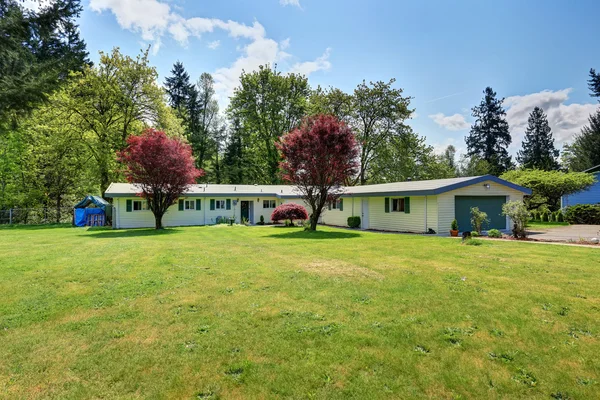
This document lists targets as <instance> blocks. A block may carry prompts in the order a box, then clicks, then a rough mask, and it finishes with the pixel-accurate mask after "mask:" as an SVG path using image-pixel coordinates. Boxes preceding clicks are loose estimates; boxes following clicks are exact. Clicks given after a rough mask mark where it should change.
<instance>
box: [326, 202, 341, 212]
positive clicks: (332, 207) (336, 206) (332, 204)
mask: <svg viewBox="0 0 600 400" xmlns="http://www.w3.org/2000/svg"><path fill="white" fill-rule="evenodd" d="M342 201H343V200H342V199H337V200H336V201H330V202H329V209H330V210H340V211H342V210H343V206H342Z"/></svg>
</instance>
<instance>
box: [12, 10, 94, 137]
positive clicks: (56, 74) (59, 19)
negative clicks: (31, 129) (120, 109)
mask: <svg viewBox="0 0 600 400" xmlns="http://www.w3.org/2000/svg"><path fill="white" fill-rule="evenodd" d="M43 4H44V5H43V6H42V7H41V8H40V10H39V11H37V12H34V11H31V10H28V11H24V9H23V8H22V6H21V4H20V2H19V1H16V0H0V79H1V80H2V84H1V85H0V128H1V127H2V123H3V122H5V121H7V120H8V119H12V120H13V121H15V118H17V117H19V116H22V115H25V114H26V113H28V112H30V111H32V110H33V109H34V108H35V107H37V106H38V105H39V104H40V103H41V102H43V101H46V100H47V98H48V96H49V94H50V93H52V92H53V91H54V90H56V89H57V88H58V87H59V86H60V85H61V83H62V82H64V81H65V80H66V79H67V77H68V75H69V72H70V71H81V70H82V69H83V67H84V66H85V65H86V64H89V60H88V59H87V56H88V53H87V51H86V49H85V42H84V41H83V40H82V39H81V38H80V37H79V30H78V27H77V24H76V23H75V21H76V19H77V18H79V14H80V13H81V10H82V7H81V5H80V2H79V0H57V1H53V2H49V3H43Z"/></svg>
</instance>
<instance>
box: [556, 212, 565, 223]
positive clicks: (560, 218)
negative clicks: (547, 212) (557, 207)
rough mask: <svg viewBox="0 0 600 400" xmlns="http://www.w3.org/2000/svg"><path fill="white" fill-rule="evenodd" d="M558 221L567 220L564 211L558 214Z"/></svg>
mask: <svg viewBox="0 0 600 400" xmlns="http://www.w3.org/2000/svg"><path fill="white" fill-rule="evenodd" d="M556 222H565V215H564V214H563V212H562V211H559V212H558V215H557V216H556Z"/></svg>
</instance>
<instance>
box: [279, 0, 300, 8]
mask: <svg viewBox="0 0 600 400" xmlns="http://www.w3.org/2000/svg"><path fill="white" fill-rule="evenodd" d="M279 4H281V5H282V6H295V7H298V8H302V7H301V6H300V0H279Z"/></svg>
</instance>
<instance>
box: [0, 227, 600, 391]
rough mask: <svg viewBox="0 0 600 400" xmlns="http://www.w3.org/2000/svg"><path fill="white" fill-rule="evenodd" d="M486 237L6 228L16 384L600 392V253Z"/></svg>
mask: <svg viewBox="0 0 600 400" xmlns="http://www.w3.org/2000/svg"><path fill="white" fill-rule="evenodd" d="M481 242H482V243H481V244H480V245H479V246H465V245H462V244H461V242H460V240H454V239H449V238H437V237H430V236H409V235H395V234H378V233H364V232H355V231H349V230H340V229H333V228H320V232H317V233H305V232H303V231H301V230H299V229H295V228H287V229H286V228H274V227H226V226H219V227H194V228H177V229H168V230H165V231H163V232H154V231H152V230H129V231H124V230H122V231H110V230H86V229H85V228H70V227H55V228H42V227H30V228H0V293H1V296H0V397H1V398H15V399H16V398H19V399H20V398H44V399H80V398H81V399H88V398H107V399H108V398H110V399H115V398H121V399H138V398H139V399H142V398H144V399H145V398H152V399H163V398H164V399H172V398H189V399H213V398H222V399H232V398H233V399H235V398H297V399H304V398H327V399H336V398H338V399H346V398H356V399H376V398H438V399H452V398H462V399H475V398H506V399H514V398H540V399H549V398H551V397H550V396H554V398H557V399H558V398H562V399H565V398H574V399H591V398H598V394H599V393H600V357H599V354H600V343H599V337H600V297H599V296H600V295H599V291H598V289H599V288H600V251H598V250H597V249H589V248H581V247H574V246H553V245H541V244H531V243H515V242H508V241H481ZM561 396H562V397H561Z"/></svg>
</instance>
